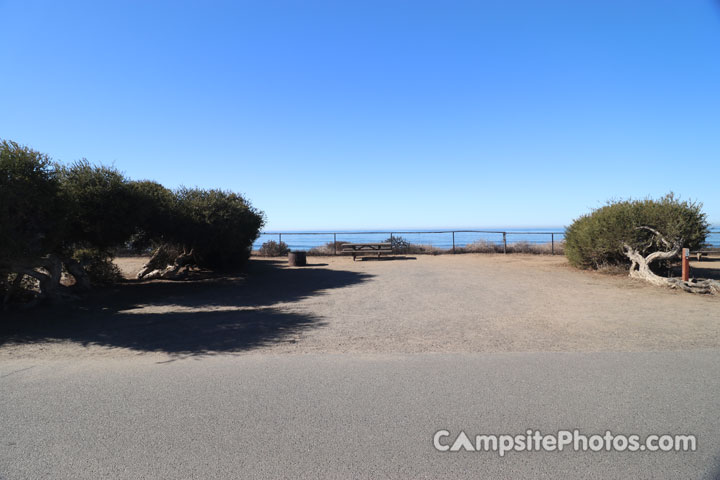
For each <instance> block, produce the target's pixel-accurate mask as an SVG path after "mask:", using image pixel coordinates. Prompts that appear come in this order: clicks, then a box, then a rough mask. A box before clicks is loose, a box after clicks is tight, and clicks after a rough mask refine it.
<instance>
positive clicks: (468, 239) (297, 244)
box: [253, 226, 720, 250]
mask: <svg viewBox="0 0 720 480" xmlns="http://www.w3.org/2000/svg"><path fill="white" fill-rule="evenodd" d="M467 230H478V231H467ZM479 230H482V231H479ZM503 231H505V232H507V242H508V244H511V243H517V242H527V243H532V244H549V243H550V242H551V241H553V239H554V241H555V242H561V241H563V239H564V238H565V237H564V234H563V231H564V229H563V228H562V227H557V228H552V227H550V228H508V229H504V228H500V229H490V228H488V229H481V228H478V229H465V231H455V246H457V247H463V246H465V245H468V244H470V243H473V242H477V241H485V242H492V243H495V244H498V245H502V243H503V234H502V232H503ZM391 233H392V234H393V236H395V237H402V238H404V239H405V240H407V241H408V242H410V243H414V244H419V245H429V246H432V247H434V248H439V249H449V248H452V245H453V234H452V231H449V230H447V229H438V230H435V231H430V230H404V231H401V232H398V231H395V230H375V231H352V232H351V231H336V232H331V231H313V232H310V231H295V232H282V233H277V232H268V233H262V234H261V235H260V237H259V238H258V239H257V240H256V241H255V243H254V244H253V250H257V249H259V248H260V246H261V245H262V244H263V243H264V242H266V241H268V240H275V241H276V242H277V241H278V240H280V239H282V241H283V242H285V243H287V244H288V246H289V247H290V249H292V250H309V249H311V248H313V247H320V246H322V245H325V244H327V243H330V242H332V241H333V240H337V241H338V242H352V243H376V242H383V241H385V240H387V239H388V238H389V237H390V234H391ZM708 242H709V243H710V245H712V246H713V247H720V226H713V228H712V233H711V234H710V236H709V237H708Z"/></svg>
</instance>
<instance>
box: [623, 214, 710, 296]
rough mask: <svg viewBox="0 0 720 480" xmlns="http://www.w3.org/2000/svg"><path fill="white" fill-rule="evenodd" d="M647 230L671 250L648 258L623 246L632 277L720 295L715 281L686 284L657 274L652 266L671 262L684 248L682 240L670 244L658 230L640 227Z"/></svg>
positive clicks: (665, 285)
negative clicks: (660, 261)
mask: <svg viewBox="0 0 720 480" xmlns="http://www.w3.org/2000/svg"><path fill="white" fill-rule="evenodd" d="M639 228H642V229H645V230H649V231H651V232H653V233H654V234H655V235H656V236H657V237H658V238H659V240H660V241H661V242H662V243H663V244H664V245H666V246H667V247H668V248H669V250H668V251H665V252H653V253H651V254H650V255H648V256H647V257H644V256H643V255H642V253H640V251H638V250H636V249H634V248H632V247H631V246H630V245H628V244H624V245H623V251H624V253H625V256H626V257H628V258H629V259H630V261H631V262H632V264H631V266H630V276H631V277H633V278H639V279H642V280H644V281H646V282H649V283H651V284H653V285H657V286H659V287H670V288H677V289H680V290H684V291H686V292H692V293H720V282H717V281H715V280H703V281H700V282H684V281H682V280H680V279H678V278H664V277H661V276H660V275H657V274H655V273H654V272H653V271H652V270H651V269H650V265H652V264H653V263H654V262H656V261H658V260H670V259H672V258H675V257H677V255H678V254H679V253H680V249H681V248H682V240H680V241H678V242H677V243H675V244H671V243H670V242H668V241H667V240H666V239H665V238H664V237H663V236H662V235H661V234H660V233H659V232H658V231H657V230H654V229H652V228H650V227H644V226H643V227H639Z"/></svg>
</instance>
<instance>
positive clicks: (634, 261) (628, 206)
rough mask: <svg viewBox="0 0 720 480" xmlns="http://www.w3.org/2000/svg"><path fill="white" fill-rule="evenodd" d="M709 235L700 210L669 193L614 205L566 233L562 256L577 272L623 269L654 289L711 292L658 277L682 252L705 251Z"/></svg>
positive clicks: (707, 287)
mask: <svg viewBox="0 0 720 480" xmlns="http://www.w3.org/2000/svg"><path fill="white" fill-rule="evenodd" d="M708 233H709V225H708V222H707V218H706V215H705V213H703V211H702V205H701V204H700V203H696V202H691V201H687V200H684V201H683V200H680V199H678V198H677V197H675V196H674V195H673V194H672V193H671V194H668V195H666V196H664V197H662V198H660V199H657V200H654V199H650V198H647V199H644V200H621V201H614V202H610V203H608V204H607V205H605V206H604V207H601V208H598V209H596V210H594V211H592V212H591V213H589V214H587V215H584V216H582V217H580V218H578V219H577V220H575V221H574V222H573V223H572V224H571V225H570V226H569V227H568V228H567V230H566V232H565V255H566V256H567V258H568V260H569V261H570V263H571V264H572V265H574V266H576V267H579V268H593V269H598V268H601V267H604V266H613V265H622V266H624V267H626V268H628V269H629V272H630V275H631V276H633V277H637V278H642V279H643V280H646V281H649V282H651V283H653V284H656V285H667V286H672V287H675V288H682V289H685V290H690V291H701V290H702V291H708V292H710V291H712V290H713V289H715V288H718V287H715V286H713V285H700V286H698V285H694V286H693V285H690V284H688V283H687V282H680V281H677V279H667V278H664V277H660V276H659V275H657V274H656V271H657V268H658V265H660V264H661V263H662V262H663V261H667V260H671V259H674V258H677V256H678V254H679V253H680V250H681V249H682V248H689V249H691V250H695V249H698V248H701V247H703V246H704V245H705V240H706V237H707V235H708ZM653 270H655V271H653Z"/></svg>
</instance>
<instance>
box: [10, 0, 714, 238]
mask: <svg viewBox="0 0 720 480" xmlns="http://www.w3.org/2000/svg"><path fill="white" fill-rule="evenodd" d="M0 18H1V19H2V20H1V24H2V27H0V87H1V88H0V138H6V139H12V140H15V141H18V142H20V143H22V144H26V145H29V146H31V147H34V148H36V149H38V150H41V151H43V152H46V153H48V154H50V155H51V156H52V157H53V158H55V159H57V160H61V161H65V162H69V161H73V160H77V159H80V158H82V157H86V158H87V159H89V160H90V161H92V162H95V163H104V164H114V165H115V166H116V167H117V168H119V169H120V170H122V171H124V172H125V173H126V174H127V175H128V176H129V177H131V178H136V179H141V178H150V179H155V180H158V181H160V182H161V183H163V184H165V185H166V186H168V187H177V186H179V185H187V186H199V187H220V188H223V189H230V190H234V191H238V192H242V193H244V194H246V195H247V197H248V198H249V199H250V200H251V201H252V202H253V204H254V205H255V206H257V207H258V208H260V209H261V210H264V211H265V212H266V213H267V216H268V221H269V223H268V228H269V229H275V230H277V229H318V228H346V229H347V228H349V229H355V228H357V229H368V228H424V227H433V228H437V227H490V226H503V227H513V226H562V225H567V224H568V223H569V222H570V221H571V220H572V219H573V218H575V217H577V216H578V215H580V214H582V213H585V212H587V211H588V210H589V209H590V208H594V207H597V206H600V205H602V204H603V203H604V202H605V201H606V200H607V199H610V198H617V197H629V196H633V197H644V196H647V195H651V196H660V195H662V194H664V193H667V192H669V191H670V190H672V191H674V192H675V193H677V194H680V195H681V196H682V197H684V198H692V199H697V200H700V201H702V202H703V203H704V204H705V207H706V208H705V210H706V212H707V213H708V214H709V216H710V219H711V220H712V221H713V222H720V193H719V191H720V189H719V188H718V185H719V184H720V161H719V158H720V7H719V5H718V3H716V2H714V1H712V0H707V1H701V0H675V1H664V0H648V1H643V0H633V1H627V0H601V1H577V0H567V1H553V0H543V1H536V0H533V1H508V0H503V1H480V0H477V1H468V2H452V1H435V2H425V1H418V0H413V1H402V2H401V1H391V0H382V1H369V0H362V1H359V0H337V1H328V2H315V1H308V0H303V1H295V2H276V1H271V0H262V1H256V2H227V3H220V2H194V3H186V2H178V1H172V2H167V3H163V2H149V1H137V2H132V1H115V2H110V1H103V2H98V1H88V2H74V1H62V2H58V1H46V2H39V1H32V0H18V1H12V0H10V1H8V0H0Z"/></svg>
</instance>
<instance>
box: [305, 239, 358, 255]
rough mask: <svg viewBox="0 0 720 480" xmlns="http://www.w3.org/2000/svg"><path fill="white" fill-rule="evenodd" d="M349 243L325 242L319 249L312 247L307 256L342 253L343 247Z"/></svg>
mask: <svg viewBox="0 0 720 480" xmlns="http://www.w3.org/2000/svg"><path fill="white" fill-rule="evenodd" d="M346 243H349V242H340V241H338V242H327V243H326V244H324V245H321V246H319V247H312V248H311V249H310V250H308V252H307V253H308V255H335V254H336V253H338V254H339V253H342V248H343V245H345V244H346Z"/></svg>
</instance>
